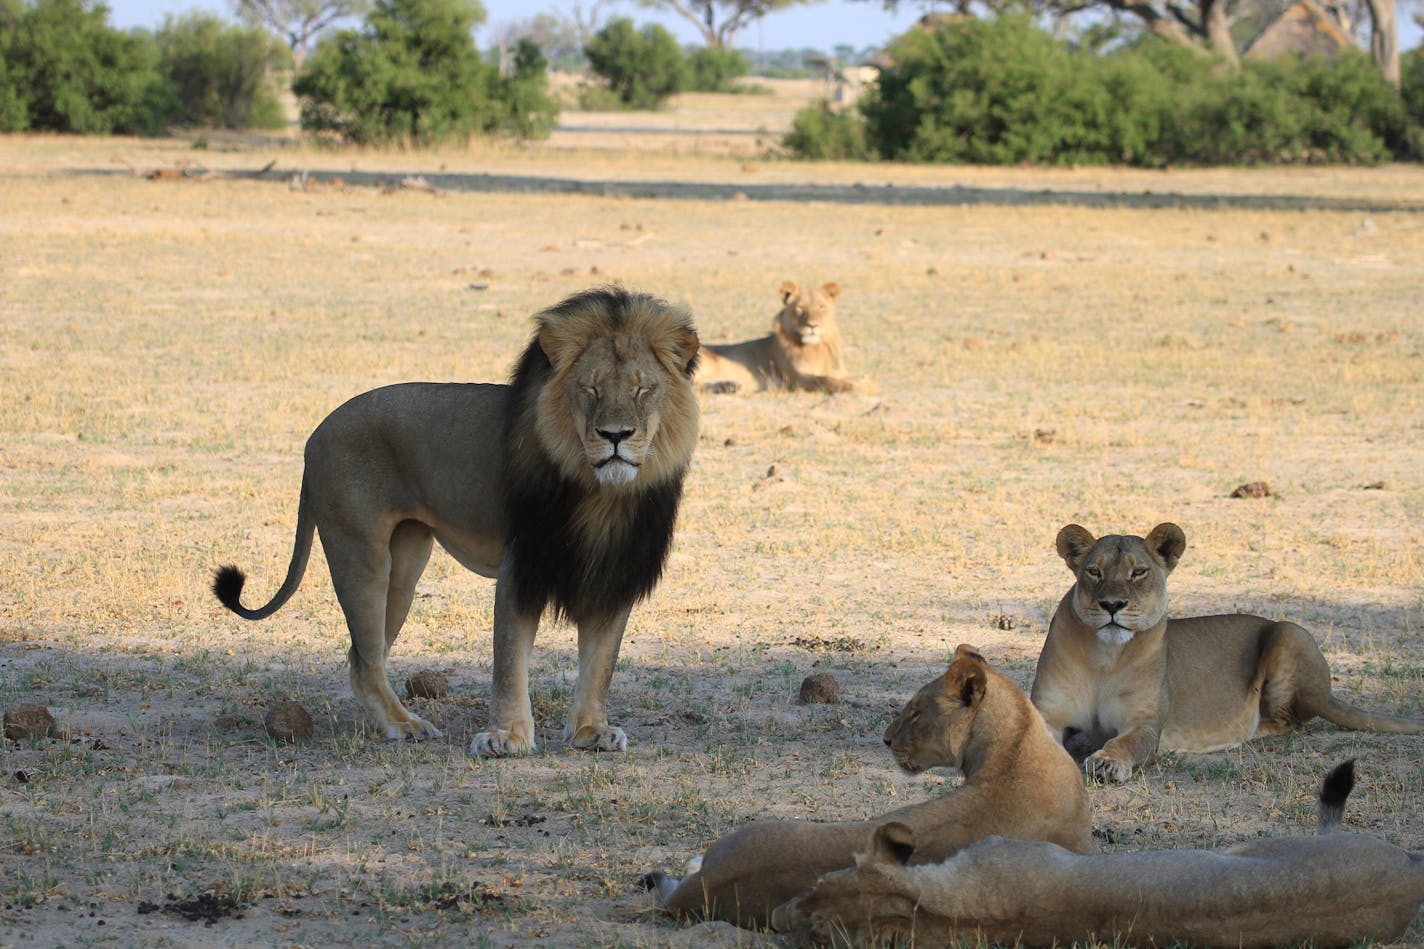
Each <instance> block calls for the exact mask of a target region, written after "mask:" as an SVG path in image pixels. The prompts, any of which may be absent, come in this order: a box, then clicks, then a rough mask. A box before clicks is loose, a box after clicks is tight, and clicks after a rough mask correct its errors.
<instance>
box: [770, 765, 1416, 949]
mask: <svg viewBox="0 0 1424 949" xmlns="http://www.w3.org/2000/svg"><path fill="white" fill-rule="evenodd" d="M1353 783H1354V777H1353V762H1346V763H1345V764H1344V765H1342V766H1340V767H1339V768H1337V769H1336V770H1335V771H1333V772H1332V773H1331V775H1330V777H1328V778H1326V781H1325V786H1324V789H1323V790H1322V791H1321V821H1320V832H1321V836H1318V837H1284V838H1279V839H1276V840H1252V841H1249V842H1247V843H1244V844H1239V845H1237V846H1235V847H1230V848H1228V849H1226V850H1224V851H1220V852H1212V851H1206V850H1161V851H1149V852H1146V853H1110V854H1096V855H1091V856H1082V855H1079V854H1074V853H1069V852H1068V851H1067V850H1064V849H1063V848H1062V847H1059V846H1057V845H1056V844H1051V843H1043V842H1031V841H1023V840H1006V839H1004V838H1002V837H990V838H988V839H987V840H981V841H979V842H978V843H975V844H972V845H970V846H968V847H966V848H964V849H963V850H961V851H959V853H957V854H956V855H954V856H952V857H950V858H949V859H948V860H946V861H944V862H943V863H931V864H925V865H922V866H907V865H906V864H907V863H913V862H914V861H915V860H916V858H917V857H918V848H917V846H916V841H917V839H918V835H917V834H916V832H915V831H914V830H912V829H911V828H909V827H908V826H906V825H905V824H902V823H898V822H890V823H885V824H881V825H880V826H878V827H876V828H875V830H874V831H873V832H872V833H871V834H870V835H869V852H868V853H864V854H862V855H859V856H857V857H856V865H855V866H854V867H853V868H851V869H847V870H841V871H838V872H836V873H829V874H827V875H826V876H824V877H822V878H821V879H820V880H819V881H818V882H817V883H816V885H815V887H814V888H813V889H811V890H810V891H809V892H808V893H806V894H805V895H804V896H801V897H798V898H796V899H794V900H791V901H789V902H788V903H786V904H785V905H783V906H781V907H778V908H777V909H776V911H775V912H774V913H773V914H772V925H773V927H774V928H775V929H776V930H778V931H780V932H793V933H795V934H796V935H797V936H799V937H800V938H801V939H802V940H803V941H811V942H823V943H831V944H834V945H837V946H841V945H864V944H866V943H870V942H877V944H878V941H884V942H886V943H890V942H893V941H895V940H900V941H903V942H904V943H905V944H908V945H915V946H923V947H930V946H957V945H960V942H959V940H963V939H969V940H973V939H976V938H977V939H979V940H982V942H990V943H996V944H1000V945H1005V946H1016V945H1022V946H1027V947H1034V946H1068V945H1071V944H1073V943H1075V942H1076V943H1078V944H1080V945H1097V944H1098V943H1099V942H1105V943H1108V944H1110V945H1137V946H1170V945H1190V946H1203V947H1220V949H1251V947H1259V949H1267V947H1272V946H1299V945H1302V944H1307V945H1314V946H1316V947H1319V949H1324V947H1326V946H1350V945H1358V944H1360V943H1361V942H1363V941H1366V940H1369V939H1379V940H1386V941H1387V940H1391V939H1395V938H1397V937H1398V936H1400V935H1401V934H1402V933H1403V932H1404V931H1405V930H1406V929H1407V928H1408V927H1409V924H1410V922H1411V921H1412V920H1413V919H1414V917H1415V914H1416V913H1417V912H1418V910H1419V906H1420V903H1421V902H1424V859H1421V858H1420V857H1416V856H1411V855H1410V854H1408V853H1406V852H1405V851H1403V850H1400V849H1399V848H1398V847H1395V846H1393V845H1392V844H1388V843H1385V842H1384V841H1383V840H1378V839H1376V838H1374V837H1367V836H1363V835H1360V834H1345V833H1334V832H1333V831H1334V828H1335V826H1336V825H1337V824H1338V821H1339V815H1340V810H1341V808H1342V807H1343V805H1344V802H1345V797H1346V795H1348V794H1349V792H1350V787H1351V786H1352V785H1353ZM970 944H974V943H972V942H971V943H970ZM981 944H982V943H981Z"/></svg>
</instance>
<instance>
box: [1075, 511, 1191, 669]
mask: <svg viewBox="0 0 1424 949" xmlns="http://www.w3.org/2000/svg"><path fill="white" fill-rule="evenodd" d="M1057 544H1058V553H1059V556H1061V557H1062V558H1063V560H1064V561H1065V562H1066V563H1067V564H1068V569H1070V570H1072V571H1073V574H1074V576H1075V577H1076V580H1077V582H1076V583H1075V584H1074V585H1073V598H1072V603H1073V612H1074V613H1076V614H1077V616H1078V619H1079V620H1081V621H1082V622H1083V623H1084V624H1085V625H1086V626H1087V627H1088V628H1089V629H1093V630H1096V631H1097V634H1098V638H1099V639H1101V640H1102V641H1103V642H1105V643H1109V644H1117V645H1121V644H1122V643H1125V642H1127V641H1128V640H1130V639H1132V637H1133V635H1134V634H1136V633H1139V632H1142V631H1143V630H1148V629H1151V628H1152V627H1154V626H1156V625H1157V624H1158V623H1160V622H1162V620H1163V619H1164V618H1165V617H1166V615H1167V575H1168V574H1170V573H1171V572H1172V568H1173V567H1175V566H1176V565H1177V560H1178V559H1179V558H1180V557H1181V555H1182V551H1183V550H1185V549H1186V546H1187V539H1186V535H1185V534H1183V533H1182V529H1181V528H1180V527H1178V526H1177V525H1176V524H1158V525H1157V526H1156V527H1155V528H1153V529H1152V532H1151V533H1150V534H1148V535H1147V536H1146V537H1145V538H1144V537H1136V536H1133V535H1118V534H1109V535H1107V536H1105V537H1101V538H1097V539H1094V537H1093V535H1092V534H1090V533H1088V532H1087V531H1086V530H1084V529H1083V528H1082V527H1079V526H1078V525H1077V524H1069V525H1068V526H1067V527H1065V528H1063V529H1062V530H1061V531H1059V532H1058V542H1057Z"/></svg>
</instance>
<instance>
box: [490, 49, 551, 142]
mask: <svg viewBox="0 0 1424 949" xmlns="http://www.w3.org/2000/svg"><path fill="white" fill-rule="evenodd" d="M497 97H498V99H499V101H500V102H502V103H503V104H504V112H505V117H504V119H503V120H502V121H501V122H500V123H499V127H500V128H501V129H502V130H504V131H507V132H509V133H510V134H512V135H514V136H516V137H518V138H526V139H533V138H547V137H548V135H549V133H550V132H552V131H553V130H554V125H555V124H556V123H557V122H558V118H559V106H558V103H556V102H555V101H554V97H553V95H552V94H551V93H550V91H549V61H548V59H546V58H545V56H544V51H543V50H541V49H540V48H539V44H537V43H535V42H534V41H533V40H532V39H529V38H528V37H526V38H524V39H521V40H520V41H519V45H518V46H517V47H516V48H515V50H514V71H513V72H512V73H511V74H510V75H508V76H503V77H501V78H500V81H499V90H498V96H497Z"/></svg>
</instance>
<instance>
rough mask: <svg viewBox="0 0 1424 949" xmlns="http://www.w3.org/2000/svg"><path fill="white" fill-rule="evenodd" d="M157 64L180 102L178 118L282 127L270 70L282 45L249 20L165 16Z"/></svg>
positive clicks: (281, 58) (283, 58) (282, 54)
mask: <svg viewBox="0 0 1424 949" xmlns="http://www.w3.org/2000/svg"><path fill="white" fill-rule="evenodd" d="M157 39H158V52H159V68H160V69H161V70H162V72H163V75H164V76H165V77H166V78H167V79H168V81H169V82H170V83H171V84H172V86H173V89H174V91H175V93H176V94H177V96H178V102H179V104H180V109H181V111H180V115H179V121H181V122H183V123H184V124H187V125H207V126H215V127H219V128H229V129H243V128H281V127H282V126H283V125H285V124H286V119H285V117H284V116H283V114H282V104H281V102H280V101H278V99H277V94H276V90H275V89H274V88H273V85H274V84H273V82H272V73H273V71H274V70H275V69H276V68H278V67H279V66H282V65H285V64H286V63H287V61H288V59H289V54H288V52H287V48H286V47H285V46H284V45H282V43H281V42H280V41H278V40H276V39H274V38H273V37H272V36H270V35H268V34H267V33H266V32H265V31H263V30H261V29H259V28H257V27H254V26H236V25H231V24H229V23H227V22H225V21H223V20H221V19H219V18H218V17H216V16H214V15H212V14H209V13H189V14H185V15H183V16H179V17H172V16H170V17H168V18H167V19H166V20H165V21H164V24H163V29H161V30H160V31H159V32H158V37H157Z"/></svg>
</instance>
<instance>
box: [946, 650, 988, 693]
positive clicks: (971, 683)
mask: <svg viewBox="0 0 1424 949" xmlns="http://www.w3.org/2000/svg"><path fill="white" fill-rule="evenodd" d="M987 668H988V663H986V662H985V661H984V657H983V656H981V655H979V653H977V652H975V651H974V647H973V646H960V647H959V648H957V649H955V650H954V661H953V662H951V663H950V664H949V669H947V670H946V671H945V673H944V687H945V691H947V692H949V693H951V694H953V695H956V696H958V698H959V701H960V702H962V703H964V707H965V708H973V707H974V706H976V705H978V704H979V702H980V701H981V700H982V699H983V698H984V690H985V689H986V688H988V685H989V676H988V673H987V672H986V669H987Z"/></svg>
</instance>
